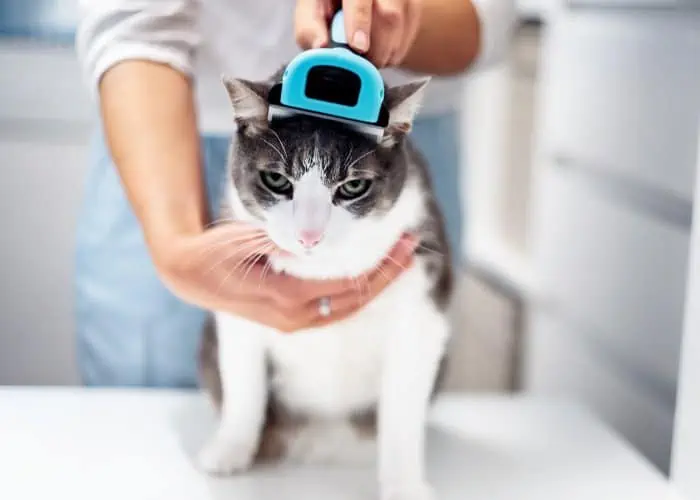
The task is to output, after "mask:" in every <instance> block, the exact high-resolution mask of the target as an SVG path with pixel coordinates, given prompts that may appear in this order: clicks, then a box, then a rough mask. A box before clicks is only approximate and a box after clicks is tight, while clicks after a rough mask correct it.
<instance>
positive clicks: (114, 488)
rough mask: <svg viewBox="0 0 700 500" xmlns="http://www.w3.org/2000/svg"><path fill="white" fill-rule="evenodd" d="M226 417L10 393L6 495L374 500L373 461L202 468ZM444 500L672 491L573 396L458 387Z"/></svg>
mask: <svg viewBox="0 0 700 500" xmlns="http://www.w3.org/2000/svg"><path fill="white" fill-rule="evenodd" d="M212 424H213V415H212V413H211V411H210V409H209V408H208V405H207V403H206V402H205V400H204V398H203V397H201V396H200V395H198V394H196V393H188V392H175V391H149V390H121V389H119V390H117V389H114V390H94V389H78V388H54V389H46V388H33V389H32V388H29V389H28V388H4V389H3V388H0V498H1V499H3V500H15V499H22V500H24V499H31V500H33V499H48V498H50V499H54V498H59V497H61V498H67V499H71V500H111V499H114V500H161V499H162V500H180V499H182V500H204V499H222V500H223V499H227V500H372V499H373V498H375V496H376V489H375V486H374V474H373V470H372V469H370V468H357V469H338V468H335V469H320V468H317V469H314V468H309V467H306V468H294V467H290V466H287V467H275V468H268V469H266V470H262V469H260V470H257V471H255V472H251V473H249V474H246V475H243V476H239V477H236V478H233V479H231V478H229V479H212V478H208V477H205V476H203V475H202V474H200V473H199V471H197V470H196V469H195V468H194V467H193V465H192V461H191V457H192V454H193V452H194V451H195V450H196V449H197V448H198V446H199V444H200V443H201V441H202V440H203V439H204V437H205V436H206V435H207V434H208V432H209V430H210V429H211V426H212ZM428 449H429V475H430V478H431V480H432V481H433V483H434V485H435V486H436V489H437V491H438V493H439V498H440V500H464V499H468V500H563V499H566V500H627V499H629V500H662V499H663V500H671V499H678V498H679V497H677V496H676V495H675V493H673V492H672V490H671V487H670V486H669V485H668V483H667V482H666V480H665V479H664V478H663V477H662V475H660V474H659V473H657V472H656V471H655V470H654V469H653V468H652V467H651V466H650V465H649V464H648V463H647V462H646V461H645V460H643V459H642V458H641V457H640V456H639V455H638V454H637V453H636V452H634V451H633V450H632V449H631V447H630V446H628V445H627V444H625V443H624V442H623V441H621V440H620V439H619V438H618V437H616V436H615V435H614V434H613V433H611V431H609V430H608V429H606V428H605V427H603V426H602V425H601V424H600V423H599V422H598V421H597V420H596V419H594V418H593V417H592V416H591V415H589V414H588V413H587V412H586V411H584V410H582V409H581V408H578V407H577V406H575V405H572V404H569V403H566V402H561V401H542V400H530V399H526V398H520V397H516V398H500V397H477V398H465V397H460V396H456V395H446V396H443V397H442V398H441V399H439V400H438V402H437V405H436V407H435V409H434V412H433V414H432V418H431V428H430V435H429V441H428Z"/></svg>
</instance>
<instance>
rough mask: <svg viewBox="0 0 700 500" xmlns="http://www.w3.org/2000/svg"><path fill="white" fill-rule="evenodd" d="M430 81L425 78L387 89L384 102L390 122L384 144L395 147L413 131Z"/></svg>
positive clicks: (385, 132) (383, 140)
mask: <svg viewBox="0 0 700 500" xmlns="http://www.w3.org/2000/svg"><path fill="white" fill-rule="evenodd" d="M429 82H430V78H425V79H423V80H419V81H417V82H411V83H407V84H404V85H398V86H395V87H390V88H388V89H387V90H386V97H385V98H384V102H385V106H386V107H387V110H388V111H389V124H388V125H387V127H386V130H385V131H384V137H383V138H382V146H384V147H393V146H394V145H396V144H397V143H399V142H400V141H401V140H402V139H403V138H404V137H405V136H406V135H407V134H408V133H409V132H410V131H411V128H412V127H413V120H414V118H415V116H416V114H417V113H418V109H419V108H420V106H421V104H422V103H423V94H424V92H425V87H427V86H428V83H429Z"/></svg>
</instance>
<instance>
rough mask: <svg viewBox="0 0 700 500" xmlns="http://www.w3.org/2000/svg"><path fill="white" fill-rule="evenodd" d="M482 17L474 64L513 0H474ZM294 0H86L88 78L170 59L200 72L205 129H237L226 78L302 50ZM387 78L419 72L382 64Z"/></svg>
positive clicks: (505, 37) (452, 80)
mask: <svg viewBox="0 0 700 500" xmlns="http://www.w3.org/2000/svg"><path fill="white" fill-rule="evenodd" d="M472 1H473V2H474V5H475V7H476V9H477V12H478V15H479V19H480V23H481V47H482V50H481V53H480V54H479V57H478V60H477V61H476V63H475V64H474V65H473V66H472V67H471V68H470V70H469V72H472V71H475V70H476V69H479V68H483V67H485V66H489V65H491V64H492V63H493V62H495V61H498V60H500V59H501V58H502V57H503V56H504V54H505V53H506V50H507V48H508V45H509V40H510V34H511V28H512V26H513V20H514V17H515V7H514V0H472ZM295 3H296V2H295V1H294V0H80V8H81V21H80V24H79V27H78V32H77V40H76V49H77V52H78V57H79V59H80V61H81V64H82V67H83V71H84V73H85V79H86V81H87V83H88V85H89V87H90V89H91V91H92V92H93V95H96V88H97V83H98V81H99V80H100V78H101V76H102V75H103V73H104V72H105V71H106V70H108V69H109V68H110V67H111V66H113V65H114V64H116V63H118V62H120V61H123V60H127V59H147V60H152V61H156V62H160V63H165V64H169V65H171V66H173V67H174V68H176V69H178V70H180V71H182V72H184V73H186V74H187V75H190V76H192V77H194V79H195V82H196V91H195V99H196V105H197V107H198V118H199V123H200V129H201V130H202V131H204V132H212V133H230V132H231V130H232V129H233V120H232V116H231V111H232V110H231V107H230V104H229V101H228V100H227V96H226V93H225V90H224V87H223V84H222V82H221V76H222V74H226V75H227V76H231V77H237V78H246V79H249V80H262V79H266V78H268V77H269V76H270V75H271V74H272V73H274V72H275V71H276V70H278V69H279V68H280V67H282V65H283V64H285V63H286V62H288V61H289V60H290V59H291V58H293V57H294V56H295V55H296V54H297V53H299V50H300V49H299V48H298V46H297V45H296V42H295V40H294V8H295ZM382 74H383V76H384V78H385V81H386V82H387V84H388V85H392V84H394V83H398V82H400V81H405V80H409V79H411V78H415V76H416V75H415V74H410V73H408V72H405V71H400V70H396V69H390V70H383V71H382ZM465 76H466V73H465V74H462V75H459V76H455V77H449V78H440V77H434V78H433V79H432V81H431V83H430V85H428V87H427V89H426V96H425V101H424V105H423V106H422V111H421V112H422V113H423V114H436V113H441V112H444V111H447V110H454V109H456V108H458V107H459V103H460V101H461V99H462V83H463V80H464V77H465Z"/></svg>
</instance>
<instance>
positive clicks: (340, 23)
mask: <svg viewBox="0 0 700 500" xmlns="http://www.w3.org/2000/svg"><path fill="white" fill-rule="evenodd" d="M331 41H332V42H333V43H335V44H336V45H344V46H348V38H347V36H346V35H345V16H344V15H343V11H342V10H339V11H338V12H336V14H335V16H333V21H331Z"/></svg>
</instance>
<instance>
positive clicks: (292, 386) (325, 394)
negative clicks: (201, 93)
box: [268, 269, 425, 416]
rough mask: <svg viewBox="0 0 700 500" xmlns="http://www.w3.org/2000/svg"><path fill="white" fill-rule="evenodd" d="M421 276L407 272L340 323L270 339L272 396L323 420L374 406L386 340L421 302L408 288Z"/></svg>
mask: <svg viewBox="0 0 700 500" xmlns="http://www.w3.org/2000/svg"><path fill="white" fill-rule="evenodd" d="M421 274H423V273H422V270H419V269H411V270H410V271H407V272H406V273H404V275H403V276H401V277H400V278H399V279H398V280H397V281H396V282H395V283H393V284H392V285H390V286H389V287H388V288H387V289H386V290H385V292H384V293H382V294H381V295H380V296H379V297H377V298H376V299H375V300H374V301H373V302H371V303H370V304H369V305H368V306H366V307H365V308H364V309H363V310H361V311H359V312H357V313H355V314H354V315H353V316H351V317H350V318H348V319H346V320H344V321H340V322H337V323H333V324H331V325H328V326H326V327H323V328H318V329H314V330H311V331H309V332H300V333H296V334H293V335H279V334H276V335H273V336H272V337H271V338H270V342H269V345H268V356H269V360H270V365H271V366H270V367H271V377H272V378H271V380H270V382H271V384H272V386H271V389H272V390H273V391H274V392H275V397H276V398H278V399H280V400H281V401H282V402H283V403H285V405H287V406H289V407H291V409H295V410H298V411H302V412H311V413H314V414H318V413H321V414H326V415H328V416H338V415H345V414H347V413H352V412H356V411H358V410H362V409H365V408H368V407H370V406H373V405H374V404H375V403H376V401H377V399H378V397H379V391H380V386H381V373H382V369H383V366H384V361H385V359H386V352H387V351H386V348H387V341H388V340H389V336H391V335H394V334H396V333H397V328H400V325H401V321H400V319H401V315H402V314H403V315H405V314H407V312H408V311H411V310H416V308H419V309H420V306H421V304H422V303H424V301H425V299H424V298H423V299H422V298H421V296H422V297H425V295H424V294H420V293H416V291H417V290H416V288H415V287H413V286H412V285H415V284H416V281H417V280H416V279H415V278H417V277H418V276H417V275H421ZM411 275H414V276H411ZM402 309H403V310H404V312H403V313H401V312H400V311H401V310H402ZM398 334H400V332H398Z"/></svg>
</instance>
